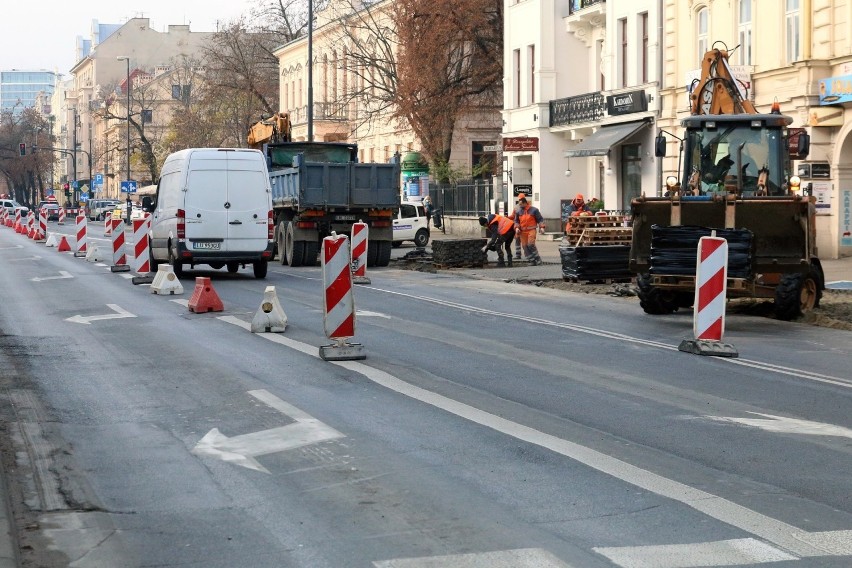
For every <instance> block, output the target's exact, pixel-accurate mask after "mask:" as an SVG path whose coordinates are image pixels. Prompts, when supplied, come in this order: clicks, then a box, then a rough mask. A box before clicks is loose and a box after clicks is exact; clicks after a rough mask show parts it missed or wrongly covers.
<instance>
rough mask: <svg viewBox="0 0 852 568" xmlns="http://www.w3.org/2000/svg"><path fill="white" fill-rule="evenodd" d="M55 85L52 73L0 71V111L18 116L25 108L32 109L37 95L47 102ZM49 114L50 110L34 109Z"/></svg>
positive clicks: (54, 76)
mask: <svg viewBox="0 0 852 568" xmlns="http://www.w3.org/2000/svg"><path fill="white" fill-rule="evenodd" d="M55 85H56V73H54V72H53V71H45V70H44V69H41V70H21V69H10V70H8V71H6V70H4V71H0V111H3V112H7V111H12V112H13V113H14V114H20V113H21V112H22V111H23V110H24V109H25V108H30V107H34V106H35V104H36V100H37V99H38V97H39V93H43V96H42V100H49V99H50V95H52V94H53V89H54V86H55ZM36 110H38V111H39V112H41V113H42V114H50V109H49V108H48V109H44V108H40V109H36Z"/></svg>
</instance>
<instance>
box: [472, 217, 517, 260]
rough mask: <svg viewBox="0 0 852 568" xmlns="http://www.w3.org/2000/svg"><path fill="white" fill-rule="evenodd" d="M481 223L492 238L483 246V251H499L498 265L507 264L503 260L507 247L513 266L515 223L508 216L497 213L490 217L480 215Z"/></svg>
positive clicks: (508, 256) (507, 255)
mask: <svg viewBox="0 0 852 568" xmlns="http://www.w3.org/2000/svg"><path fill="white" fill-rule="evenodd" d="M479 224H480V225H482V226H483V227H485V228H486V229H487V230H488V236H489V237H491V239H490V240H489V241H488V243H487V244H486V245H485V246H484V247H482V252H484V253H486V254H487V251H488V250H489V249H490V250H496V251H497V266H498V267H502V266H506V262H505V261H504V260H503V249H504V248H505V249H506V257H507V258H508V261H509V266H512V241H514V240H515V223H514V221H512V220H511V219H509V218H508V217H504V216H503V215H496V214H494V213H492V214H491V215H489V216H488V217H480V218H479Z"/></svg>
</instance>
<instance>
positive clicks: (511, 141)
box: [503, 136, 538, 152]
mask: <svg viewBox="0 0 852 568" xmlns="http://www.w3.org/2000/svg"><path fill="white" fill-rule="evenodd" d="M503 151H504V152H538V137H537V136H519V137H515V138H503Z"/></svg>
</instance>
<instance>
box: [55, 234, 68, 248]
mask: <svg viewBox="0 0 852 568" xmlns="http://www.w3.org/2000/svg"><path fill="white" fill-rule="evenodd" d="M56 250H57V251H59V252H71V247H70V246H69V245H68V239H66V238H65V235H62V238H61V239H59V246H58V247H57V249H56Z"/></svg>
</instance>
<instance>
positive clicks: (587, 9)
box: [563, 0, 606, 46]
mask: <svg viewBox="0 0 852 568" xmlns="http://www.w3.org/2000/svg"><path fill="white" fill-rule="evenodd" d="M563 15H564V12H563ZM564 20H565V31H567V32H568V33H571V34H574V35H575V36H577V38H578V39H580V40H582V41H583V42H585V43H586V45H587V46H591V45H593V41H594V40H593V37H594V34H593V33H592V32H593V30H594V29H595V28H605V27H606V2H605V1H604V0H569V2H568V15H567V16H564Z"/></svg>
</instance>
